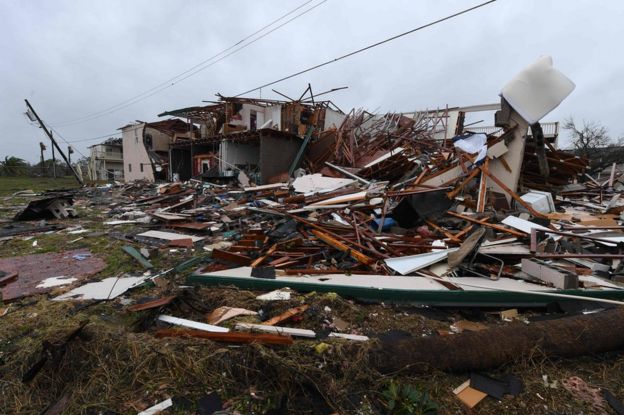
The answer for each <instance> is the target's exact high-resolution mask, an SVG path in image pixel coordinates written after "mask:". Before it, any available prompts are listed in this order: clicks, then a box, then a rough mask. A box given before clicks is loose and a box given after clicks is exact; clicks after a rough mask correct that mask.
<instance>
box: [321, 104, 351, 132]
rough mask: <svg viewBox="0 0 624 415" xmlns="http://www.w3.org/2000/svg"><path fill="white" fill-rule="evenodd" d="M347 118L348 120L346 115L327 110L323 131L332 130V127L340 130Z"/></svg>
mask: <svg viewBox="0 0 624 415" xmlns="http://www.w3.org/2000/svg"><path fill="white" fill-rule="evenodd" d="M345 118H347V116H346V115H345V114H342V113H340V112H338V111H334V110H332V109H330V108H327V109H326V110H325V125H324V126H323V130H328V129H330V128H332V125H333V126H334V127H336V128H340V126H341V125H342V122H343V121H344V119H345Z"/></svg>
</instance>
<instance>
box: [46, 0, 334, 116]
mask: <svg viewBox="0 0 624 415" xmlns="http://www.w3.org/2000/svg"><path fill="white" fill-rule="evenodd" d="M313 1H315V0H308V1H306V2H305V3H302V4H301V5H299V6H298V7H296V8H294V9H292V10H291V11H289V12H288V13H286V14H283V15H282V16H280V17H279V18H277V19H275V20H273V21H272V22H271V23H269V24H267V25H265V26H263V27H262V28H260V29H258V30H256V31H255V32H253V33H252V34H250V35H248V36H246V37H244V38H243V39H241V40H239V41H238V42H236V43H234V44H233V45H231V46H229V47H227V48H226V49H223V50H222V51H220V52H219V53H217V54H215V55H213V56H211V57H210V58H208V59H205V60H204V61H202V62H200V63H198V64H197V65H195V66H193V67H191V68H189V69H187V70H186V71H184V72H181V73H179V74H178V75H176V76H174V77H172V78H169V79H168V80H166V81H164V82H162V83H160V84H158V85H156V86H155V87H152V88H150V89H148V90H146V91H144V92H142V93H140V94H138V95H135V96H134V97H131V98H129V99H127V100H124V101H122V102H120V103H118V104H115V105H112V106H110V107H108V108H105V109H103V110H100V111H96V112H94V113H92V114H88V115H85V116H83V117H80V118H76V119H74V120H70V121H66V122H62V123H58V124H57V125H56V127H63V126H69V125H74V124H80V123H83V122H86V121H90V120H93V119H96V118H100V117H102V116H105V115H108V114H111V113H113V112H116V111H118V110H120V109H122V108H126V107H128V106H130V105H133V104H136V103H138V102H140V101H143V100H145V99H147V98H149V97H151V96H153V95H155V94H157V93H159V92H161V91H163V90H165V89H167V88H170V87H172V86H174V85H175V84H177V83H179V82H181V81H183V80H185V79H188V78H190V77H191V76H193V75H195V74H197V73H199V72H201V71H203V70H205V69H207V68H209V67H211V66H213V65H214V64H216V63H217V62H220V61H221V60H223V59H225V58H227V57H228V56H230V55H232V54H234V53H236V52H238V51H240V50H242V49H244V48H246V47H248V46H250V45H252V44H253V43H255V42H257V41H259V40H260V39H262V38H264V37H266V36H267V35H269V34H270V33H273V32H274V31H275V30H277V29H279V28H281V27H283V26H285V25H286V24H288V23H290V22H292V21H293V20H295V19H297V18H299V17H301V16H303V15H305V14H307V13H309V12H310V11H312V10H313V9H315V8H317V7H318V6H320V5H321V4H323V3H325V2H326V1H327V0H323V1H321V2H320V3H318V4H316V5H314V6H312V7H310V8H309V9H306V10H305V11H303V12H302V13H299V14H297V15H296V16H294V17H292V18H291V19H289V20H287V21H286V22H284V23H282V24H280V25H279V26H277V27H275V28H273V29H271V30H270V31H268V32H267V33H264V34H262V35H261V36H259V37H257V38H256V39H253V40H251V41H250V42H247V43H245V44H243V45H242V46H240V47H238V48H236V47H237V46H238V45H240V44H242V43H243V42H245V41H247V40H249V39H251V38H252V37H254V36H256V35H257V34H259V33H261V32H263V31H264V30H266V29H267V28H269V27H271V26H273V25H274V24H275V23H277V22H279V21H280V20H283V19H284V18H286V17H287V16H289V15H291V14H293V13H295V12H296V11H297V10H300V9H301V8H303V7H305V6H306V5H308V4H309V3H312V2H313ZM234 48H236V49H235V50H234V51H232V52H230V53H228V54H226V55H224V56H221V55H223V54H224V53H226V52H228V51H231V50H232V49H234ZM219 56H221V57H220V58H218V57H219ZM216 58H218V59H217V60H215V61H214V62H211V63H209V62H210V61H213V60H214V59H216ZM185 75H186V76H185Z"/></svg>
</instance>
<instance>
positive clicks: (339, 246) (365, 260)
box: [311, 229, 375, 265]
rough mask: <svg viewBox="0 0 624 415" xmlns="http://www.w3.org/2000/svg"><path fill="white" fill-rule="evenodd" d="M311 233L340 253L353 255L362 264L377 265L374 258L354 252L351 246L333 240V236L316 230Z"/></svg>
mask: <svg viewBox="0 0 624 415" xmlns="http://www.w3.org/2000/svg"><path fill="white" fill-rule="evenodd" d="M311 232H312V234H313V235H314V236H316V237H317V238H318V239H320V240H321V241H323V242H325V243H326V244H327V245H329V246H331V247H333V248H336V249H338V250H339V251H342V252H348V253H349V255H351V257H352V258H353V259H355V260H356V261H358V262H361V263H362V264H365V265H373V264H374V263H375V260H374V259H373V258H370V257H368V256H366V255H364V254H363V253H361V252H359V251H356V250H354V249H353V248H351V247H350V246H348V245H346V244H344V243H342V242H340V241H339V240H337V239H335V238H333V237H332V236H331V235H328V234H326V233H323V232H321V231H318V230H316V229H312V230H311Z"/></svg>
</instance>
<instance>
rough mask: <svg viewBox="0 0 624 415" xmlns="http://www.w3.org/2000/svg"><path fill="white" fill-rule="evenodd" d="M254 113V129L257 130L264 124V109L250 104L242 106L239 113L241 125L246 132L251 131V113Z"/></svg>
mask: <svg viewBox="0 0 624 415" xmlns="http://www.w3.org/2000/svg"><path fill="white" fill-rule="evenodd" d="M252 110H255V111H256V129H259V128H260V126H261V125H262V124H264V120H265V117H264V110H265V107H260V106H258V105H252V104H243V109H242V110H241V111H240V114H241V117H242V118H243V123H244V125H245V127H247V130H251V111H252Z"/></svg>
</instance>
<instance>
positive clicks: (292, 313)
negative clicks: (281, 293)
mask: <svg viewBox="0 0 624 415" xmlns="http://www.w3.org/2000/svg"><path fill="white" fill-rule="evenodd" d="M308 308H310V306H309V305H307V304H304V305H301V306H299V307H294V308H291V309H289V310H286V311H285V312H283V313H282V314H280V315H279V316H275V317H273V318H271V319H269V320H267V321H263V322H262V324H264V325H265V326H274V325H276V324H277V323H280V322H282V321H284V320H288V319H289V318H291V317H292V316H295V315H297V314H301V313H303V312H304V311H306V310H307V309H308Z"/></svg>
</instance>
